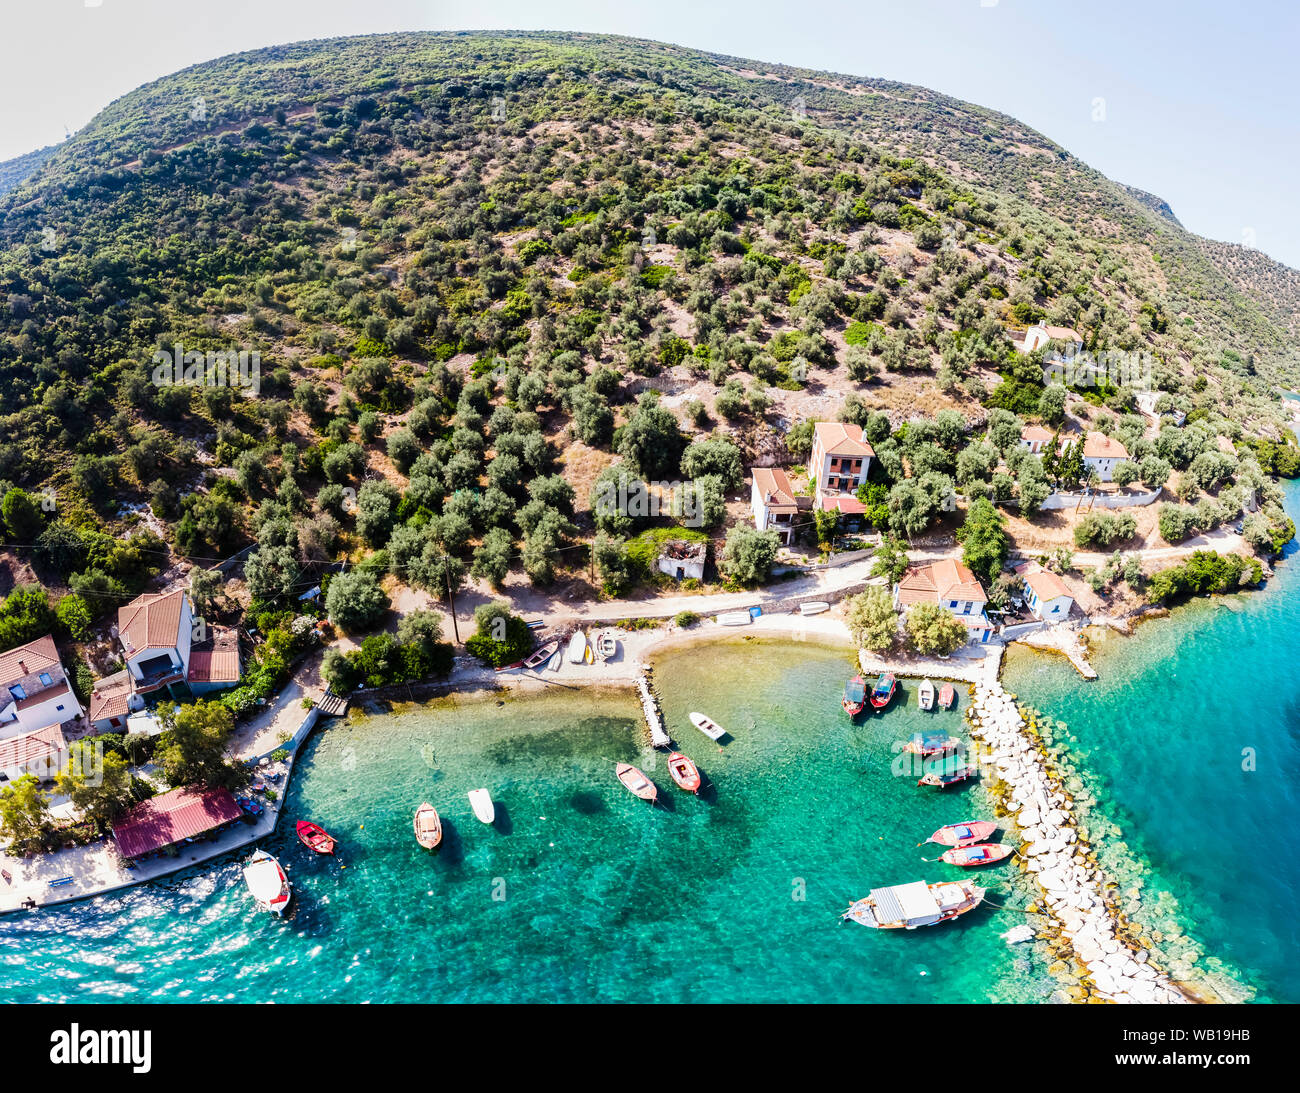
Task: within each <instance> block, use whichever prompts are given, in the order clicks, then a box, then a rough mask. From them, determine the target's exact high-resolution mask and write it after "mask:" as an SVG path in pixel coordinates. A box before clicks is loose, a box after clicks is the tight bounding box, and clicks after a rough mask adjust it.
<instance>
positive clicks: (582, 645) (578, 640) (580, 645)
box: [569, 630, 587, 664]
mask: <svg viewBox="0 0 1300 1093" xmlns="http://www.w3.org/2000/svg"><path fill="white" fill-rule="evenodd" d="M586 659H587V635H586V634H584V633H583V632H582V631H581V630H579V631H578V632H577V633H575V634H574V635H573V637H571V638H570V639H569V663H570V664H581V663H582V662H583V661H584V660H586Z"/></svg>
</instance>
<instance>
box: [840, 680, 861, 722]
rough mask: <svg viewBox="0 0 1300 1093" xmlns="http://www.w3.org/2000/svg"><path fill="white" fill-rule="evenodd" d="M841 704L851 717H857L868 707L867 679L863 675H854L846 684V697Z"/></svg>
mask: <svg viewBox="0 0 1300 1093" xmlns="http://www.w3.org/2000/svg"><path fill="white" fill-rule="evenodd" d="M840 705H841V706H843V707H844V712H845V713H846V714H848V715H849V716H850V717H857V716H858V714H860V713H861V712H862V711H863V710H865V709H866V708H867V681H866V680H865V679H863V678H862V677H861V676H854V677H853V678H852V679H850V680H849V681H848V682H847V683H846V684H844V697H843V698H841V699H840Z"/></svg>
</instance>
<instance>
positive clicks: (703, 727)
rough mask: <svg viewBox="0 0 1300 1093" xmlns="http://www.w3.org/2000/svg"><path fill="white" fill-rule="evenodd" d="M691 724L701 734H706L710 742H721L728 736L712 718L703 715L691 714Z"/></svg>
mask: <svg viewBox="0 0 1300 1093" xmlns="http://www.w3.org/2000/svg"><path fill="white" fill-rule="evenodd" d="M691 724H692V725H694V726H695V727H696V728H697V729H699V730H700V732H702V733H704V735H705V736H707V737H708V738H709V739H710V740H721V739H722V738H723V737H724V736H726V735H727V730H726V729H724V728H723V727H722V726H721V725H719V724H718V723H717V722H716V721H714V720H712V719H711V718H708V717H705V716H704V714H702V713H692V714H691Z"/></svg>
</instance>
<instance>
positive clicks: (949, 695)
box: [939, 683, 957, 710]
mask: <svg viewBox="0 0 1300 1093" xmlns="http://www.w3.org/2000/svg"><path fill="white" fill-rule="evenodd" d="M956 701H957V690H956V688H955V687H953V685H952V684H951V683H945V684H944V685H943V686H942V687H940V688H939V705H940V706H942V707H943V708H944V709H945V710H951V709H952V704H953V703H954V702H956Z"/></svg>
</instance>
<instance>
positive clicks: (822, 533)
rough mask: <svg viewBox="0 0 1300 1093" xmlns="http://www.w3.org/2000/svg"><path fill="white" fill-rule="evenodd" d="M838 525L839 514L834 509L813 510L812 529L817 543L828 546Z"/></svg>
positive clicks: (832, 540) (824, 546)
mask: <svg viewBox="0 0 1300 1093" xmlns="http://www.w3.org/2000/svg"><path fill="white" fill-rule="evenodd" d="M839 525H840V514H839V513H838V512H836V511H835V510H834V509H814V510H813V530H814V531H815V532H816V534H817V545H818V546H820V547H823V548H828V547H830V545H831V543H832V542H834V540H835V531H836V529H837V528H838V527H839Z"/></svg>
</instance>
